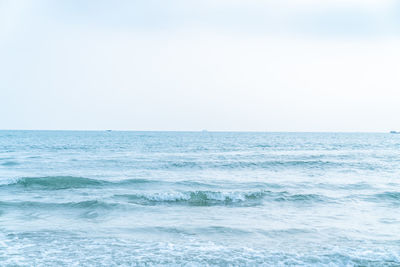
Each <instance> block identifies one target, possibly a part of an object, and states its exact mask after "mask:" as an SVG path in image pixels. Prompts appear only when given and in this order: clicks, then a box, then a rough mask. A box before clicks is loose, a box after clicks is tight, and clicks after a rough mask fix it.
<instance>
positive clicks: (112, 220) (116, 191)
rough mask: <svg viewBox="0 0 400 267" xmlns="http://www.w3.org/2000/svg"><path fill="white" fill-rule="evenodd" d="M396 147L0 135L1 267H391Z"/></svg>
mask: <svg viewBox="0 0 400 267" xmlns="http://www.w3.org/2000/svg"><path fill="white" fill-rule="evenodd" d="M399 159H400V135H394V134H385V133H381V134H378V133H376V134H375V133H233V132H232V133H223V132H218V133H217V132H119V131H112V132H109V131H92V132H84V131H0V265H1V266H3V265H4V266H15V265H17V266H49V265H52V266H55V265H57V266H82V265H83V266H116V265H119V266H132V265H178V266H182V265H184V266H207V265H211V266H215V265H219V266H226V265H232V266H233V265H244V266H246V265H248V266H254V265H266V266H270V265H275V266H279V265H296V266H324V265H326V266H346V265H347V266H399V265H400V230H399V229H400V212H399V211H400V164H399V162H400V161H399Z"/></svg>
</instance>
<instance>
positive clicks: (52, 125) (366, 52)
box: [0, 0, 400, 131]
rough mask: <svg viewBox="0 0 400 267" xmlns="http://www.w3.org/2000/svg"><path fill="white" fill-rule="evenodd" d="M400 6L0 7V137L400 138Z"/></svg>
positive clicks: (370, 0)
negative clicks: (212, 133)
mask: <svg viewBox="0 0 400 267" xmlns="http://www.w3.org/2000/svg"><path fill="white" fill-rule="evenodd" d="M399 100H400V1H390V0H324V1H321V0H273V1H272V0H271V1H268V0H197V1H191V0H170V1H168V0H143V1H134V0H130V1H124V0H115V1H111V0H108V1H104V0H93V1H90V0H86V1H83V0H79V1H78V0H76V1H74V0H65V1H63V0H59V1H53V0H31V1H28V0H0V129H82V130H95V129H99V130H102V129H115V130H202V129H208V130H221V131H226V130H234V131H389V130H400V119H399V116H400V103H399V102H400V101H399Z"/></svg>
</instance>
